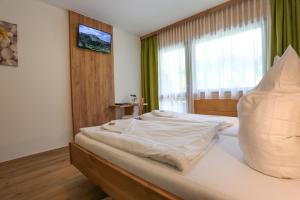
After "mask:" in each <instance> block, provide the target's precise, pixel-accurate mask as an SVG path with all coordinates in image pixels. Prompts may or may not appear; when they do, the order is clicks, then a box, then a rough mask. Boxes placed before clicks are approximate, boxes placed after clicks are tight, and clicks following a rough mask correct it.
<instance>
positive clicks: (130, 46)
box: [113, 27, 141, 102]
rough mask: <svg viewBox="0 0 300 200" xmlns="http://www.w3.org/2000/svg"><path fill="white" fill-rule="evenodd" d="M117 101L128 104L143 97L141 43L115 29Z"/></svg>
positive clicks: (137, 39)
mask: <svg viewBox="0 0 300 200" xmlns="http://www.w3.org/2000/svg"><path fill="white" fill-rule="evenodd" d="M113 37H114V45H113V48H114V69H115V72H114V75H115V77H114V81H115V101H116V102H128V101H129V95H130V94H136V95H137V96H138V97H140V95H141V61H140V60H141V57H140V52H141V42H140V38H139V37H138V36H135V35H133V34H130V33H127V32H125V31H122V30H121V29H119V28H117V27H114V31H113Z"/></svg>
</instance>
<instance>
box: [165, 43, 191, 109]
mask: <svg viewBox="0 0 300 200" xmlns="http://www.w3.org/2000/svg"><path fill="white" fill-rule="evenodd" d="M185 61H186V59H185V47H184V45H181V44H178V45H172V46H170V47H168V48H163V49H160V51H159V101H160V102H159V103H160V108H162V109H164V110H173V111H176V112H186V106H187V100H186V65H185Z"/></svg>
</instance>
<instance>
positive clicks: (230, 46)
mask: <svg viewBox="0 0 300 200" xmlns="http://www.w3.org/2000/svg"><path fill="white" fill-rule="evenodd" d="M262 49H263V41H262V28H261V27H257V28H250V29H248V30H245V31H242V32H232V31H231V32H229V33H223V34H222V35H221V37H220V36H219V37H218V35H217V36H216V37H212V38H207V39H202V40H200V41H196V42H194V49H193V58H192V59H194V62H193V66H192V67H193V76H192V79H193V93H194V96H196V97H198V98H201V97H202V98H203V94H204V96H205V98H211V97H212V94H218V96H219V97H224V96H225V93H226V92H227V94H229V95H232V97H233V98H235V97H237V96H238V94H239V92H246V91H248V90H249V89H252V88H253V87H254V86H256V85H257V84H258V82H259V81H260V80H261V78H262V76H263V73H264V67H263V66H264V59H263V51H262ZM201 93H202V95H201Z"/></svg>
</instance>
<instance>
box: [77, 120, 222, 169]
mask: <svg viewBox="0 0 300 200" xmlns="http://www.w3.org/2000/svg"><path fill="white" fill-rule="evenodd" d="M221 125H222V124H221V123H220V122H219V121H202V122H199V123H193V122H186V121H185V122H180V121H151V120H136V119H128V120H113V121H111V122H109V123H106V124H104V125H102V126H97V127H89V128H82V129H81V132H82V133H83V134H84V135H86V136H88V137H90V138H92V139H95V140H98V141H100V142H102V143H105V144H107V145H110V146H113V147H115V148H118V149H121V150H124V151H127V152H129V153H132V154H135V155H138V156H141V157H147V158H151V159H153V160H156V161H159V162H162V163H167V164H169V165H171V166H173V167H175V168H177V169H178V170H180V171H185V170H187V169H189V168H190V167H191V165H192V163H194V162H193V161H194V160H195V159H197V158H199V157H201V156H202V155H203V154H204V153H205V152H206V150H207V148H208V146H209V145H210V144H211V143H212V142H213V141H214V139H215V138H216V137H217V131H218V129H219V127H220V126H221Z"/></svg>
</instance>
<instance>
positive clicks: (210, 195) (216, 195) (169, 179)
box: [75, 118, 300, 200]
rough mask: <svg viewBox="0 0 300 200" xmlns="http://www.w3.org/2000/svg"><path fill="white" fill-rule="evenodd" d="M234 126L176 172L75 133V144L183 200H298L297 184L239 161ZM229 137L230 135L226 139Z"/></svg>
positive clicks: (239, 152)
mask: <svg viewBox="0 0 300 200" xmlns="http://www.w3.org/2000/svg"><path fill="white" fill-rule="evenodd" d="M230 120H233V121H236V123H235V125H234V126H232V127H231V128H228V129H225V130H224V131H222V132H220V138H219V140H218V141H217V143H216V144H214V145H212V146H211V147H210V149H209V151H208V153H207V154H205V155H204V156H203V157H202V158H201V159H200V160H199V161H198V162H197V163H196V164H195V166H194V167H192V169H191V170H189V171H187V172H184V173H182V172H180V171H178V170H176V169H174V168H172V167H169V166H167V165H164V164H161V163H159V162H156V161H153V160H150V159H147V158H141V157H138V156H135V155H132V154H130V153H127V152H124V151H121V150H119V149H116V148H113V147H111V146H108V145H106V144H104V143H101V142H99V141H96V140H93V139H91V138H89V137H87V136H85V135H83V134H80V133H79V134H77V135H76V137H75V143H77V144H78V145H80V146H82V147H84V148H85V149H87V150H89V151H91V152H93V153H95V154H97V155H99V156H101V157H102V158H104V159H107V160H108V161H110V162H112V163H114V164H116V165H118V166H120V167H121V168H124V169H126V170H128V171H129V172H131V173H133V174H135V175H137V176H139V177H142V178H143V179H145V180H148V181H149V182H151V183H153V184H155V185H158V186H159V187H161V188H163V189H165V190H167V191H169V192H171V193H174V194H176V195H178V196H180V197H182V198H183V199H191V200H193V199H228V200H229V199H230V200H232V199H242V200H247V199H249V200H250V199H251V200H253V199H255V200H267V199H272V200H277V199H278V200H279V199H280V200H282V199H287V200H294V199H295V200H296V199H297V200H298V199H299V198H300V190H299V188H300V181H296V180H284V179H277V178H273V177H270V176H266V175H264V174H261V173H259V172H257V171H255V170H253V169H251V168H249V167H248V166H247V165H246V164H245V163H244V161H243V156H242V153H241V151H240V149H239V145H238V140H237V137H236V136H235V135H236V134H237V131H238V124H237V120H236V119H232V118H231V119H230ZM229 135H230V136H229Z"/></svg>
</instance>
